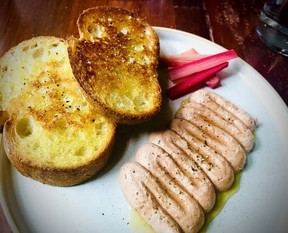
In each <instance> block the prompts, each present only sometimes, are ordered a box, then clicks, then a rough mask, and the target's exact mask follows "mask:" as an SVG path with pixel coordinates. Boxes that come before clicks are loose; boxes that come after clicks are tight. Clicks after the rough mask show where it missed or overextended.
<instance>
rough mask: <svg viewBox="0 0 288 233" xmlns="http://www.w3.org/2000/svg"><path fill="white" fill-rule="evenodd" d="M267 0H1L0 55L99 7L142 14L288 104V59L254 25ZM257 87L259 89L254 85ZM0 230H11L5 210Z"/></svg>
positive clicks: (67, 28)
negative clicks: (236, 59) (246, 72)
mask: <svg viewBox="0 0 288 233" xmlns="http://www.w3.org/2000/svg"><path fill="white" fill-rule="evenodd" d="M264 2H265V1H264V0H253V1H251V0H238V1H234V0H203V1H201V0H174V1H172V0H166V1H165V0H139V1H135V0H134V1H132V0H123V1H120V0H110V1H109V0H106V1H104V0H103V1H101V0H94V1H93V0H89V1H88V0H77V1H70V0H61V1H57V0H51V1H46V0H25V1H22V0H13V1H11V0H0V5H1V7H0V35H1V36H0V56H1V55H3V54H4V53H5V52H6V51H7V50H8V49H9V48H11V47H12V46H15V45H17V44H18V43H19V42H21V41H23V40H25V39H29V38H31V37H33V36H38V35H44V36H45V35H52V36H58V37H63V38H65V37H66V36H68V35H77V28H76V26H75V25H76V20H77V17H78V15H79V14H80V13H81V12H82V11H83V10H84V9H86V8H89V7H93V6H97V5H110V6H116V7H122V8H126V9H129V10H133V11H135V12H138V13H139V14H140V15H141V16H143V17H145V18H146V19H147V21H148V22H149V23H150V24H151V25H153V26H162V27H169V28H176V29H179V30H183V31H187V32H190V33H194V34H196V35H199V36H201V37H204V38H207V39H209V40H212V41H214V42H215V43H217V44H220V45H222V46H223V47H225V48H227V49H234V50H235V51H236V52H237V53H238V55H239V56H240V57H241V58H242V59H244V60H245V61H246V62H248V63H249V64H250V65H251V66H252V67H254V68H255V69H256V70H257V71H258V72H259V73H260V74H262V76H263V77H264V78H265V79H267V80H268V82H269V83H270V84H271V85H272V86H273V87H274V88H275V90H276V91H277V92H278V93H279V95H280V96H281V98H282V99H283V100H284V102H285V103H286V104H287V105H288V58H287V57H284V56H282V55H279V54H277V53H275V52H273V51H272V50H270V49H269V48H267V47H266V46H265V45H264V44H262V42H261V41H260V39H259V38H258V37H257V35H256V31H255V25H256V22H257V19H258V17H259V14H260V12H261V9H262V6H263V4H264ZM255 88H257V87H255ZM0 232H2V233H4V232H5V233H7V232H11V230H10V228H9V226H8V223H7V221H6V219H5V217H4V214H3V211H2V209H1V208H0Z"/></svg>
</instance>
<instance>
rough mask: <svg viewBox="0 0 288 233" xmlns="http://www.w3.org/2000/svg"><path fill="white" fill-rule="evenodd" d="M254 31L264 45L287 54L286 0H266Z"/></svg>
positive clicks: (287, 24)
mask: <svg viewBox="0 0 288 233" xmlns="http://www.w3.org/2000/svg"><path fill="white" fill-rule="evenodd" d="M256 31H257V34H258V36H259V37H260V39H261V40H262V41H263V43H264V44H265V45H267V46H268V47H270V48H271V49H273V50H275V51H276V52H278V53H281V54H282V55H284V56H288V0H269V1H267V2H266V3H265V5H264V7H263V10H262V12H261V15H260V17H259V20H258V23H257V26H256Z"/></svg>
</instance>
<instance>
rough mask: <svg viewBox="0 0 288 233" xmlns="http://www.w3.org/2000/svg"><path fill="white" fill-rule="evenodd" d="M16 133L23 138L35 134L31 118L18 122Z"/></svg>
mask: <svg viewBox="0 0 288 233" xmlns="http://www.w3.org/2000/svg"><path fill="white" fill-rule="evenodd" d="M16 132H17V134H18V135H19V136H20V137H21V138H25V137H28V136H30V135H31V134H32V133H33V128H32V125H31V121H30V119H29V118H22V119H20V120H19V121H18V122H17V125H16Z"/></svg>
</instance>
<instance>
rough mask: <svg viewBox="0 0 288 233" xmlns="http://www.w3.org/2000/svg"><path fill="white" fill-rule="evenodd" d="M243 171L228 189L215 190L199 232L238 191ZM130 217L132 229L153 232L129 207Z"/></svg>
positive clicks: (146, 232) (129, 222)
mask: <svg viewBox="0 0 288 233" xmlns="http://www.w3.org/2000/svg"><path fill="white" fill-rule="evenodd" d="M242 173H243V171H241V172H239V173H237V174H236V175H235V180H234V182H233V184H232V186H231V188H230V189H228V190H227V191H225V192H217V200H216V203H215V206H214V208H213V209H212V211H211V212H209V213H208V214H206V215H205V223H204V225H203V227H202V229H201V230H200V233H205V232H207V229H208V227H209V224H210V223H211V222H212V221H213V220H214V219H215V218H216V217H217V215H218V214H219V213H220V212H221V210H222V209H223V208H224V206H225V204H226V202H227V201H228V200H229V199H230V198H231V197H232V196H233V195H234V194H235V193H237V192H238V190H239V188H240V179H241V176H242ZM130 209H131V211H130V219H129V221H128V223H127V224H129V226H130V228H132V229H134V230H135V231H136V232H139V233H153V232H154V231H153V229H152V228H151V227H150V226H149V225H148V224H147V223H146V222H145V221H144V220H143V219H142V217H141V216H140V215H139V213H138V212H137V211H136V210H134V209H133V208H132V207H130Z"/></svg>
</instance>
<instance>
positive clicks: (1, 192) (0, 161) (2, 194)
mask: <svg viewBox="0 0 288 233" xmlns="http://www.w3.org/2000/svg"><path fill="white" fill-rule="evenodd" d="M153 28H154V30H155V31H156V33H157V34H158V33H159V32H160V33H161V32H164V33H165V32H166V33H173V34H174V33H177V34H179V35H183V36H192V37H194V38H196V39H197V40H201V41H204V42H205V43H209V44H211V45H213V46H217V47H218V48H219V49H222V50H226V48H224V47H223V46H221V45H219V44H216V43H215V42H213V41H211V40H208V39H206V38H203V37H201V36H198V35H195V34H193V33H189V32H185V31H181V30H178V29H173V28H166V27H159V26H153ZM160 50H161V46H160ZM239 61H240V62H241V63H242V64H243V65H245V67H248V68H249V70H251V71H252V72H254V73H256V74H257V79H258V81H260V82H261V83H262V85H265V86H266V88H269V91H271V94H272V95H273V98H274V100H276V101H278V103H277V104H278V105H279V107H281V109H282V110H283V113H285V114H287V116H288V108H287V105H286V104H285V102H284V100H283V99H282V98H281V96H280V95H279V93H278V92H277V91H276V90H275V89H274V88H273V87H272V85H271V84H270V83H269V82H268V81H267V80H266V79H265V78H264V77H263V76H262V75H261V74H260V73H259V72H258V71H257V70H256V69H255V68H253V67H252V66H251V65H250V64H248V63H247V62H246V61H244V60H243V59H242V58H239ZM258 77H262V78H258ZM0 137H1V141H0V148H1V153H2V150H4V149H3V140H2V138H3V137H2V134H0ZM6 159H7V158H5V157H4V156H0V184H1V185H0V204H1V207H2V210H3V213H4V216H5V218H6V220H7V222H8V225H9V227H10V228H11V230H12V232H14V233H19V232H20V229H19V228H18V226H17V223H16V221H15V220H14V218H13V213H12V211H11V210H10V208H9V206H8V202H7V195H8V194H7V190H6V189H5V187H6V182H7V180H6V179H5V177H4V173H5V171H4V170H5V168H4V164H5V161H4V160H6ZM7 160H8V159H7ZM10 166H11V164H10ZM3 184H4V185H3ZM14 214H15V213H14Z"/></svg>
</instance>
